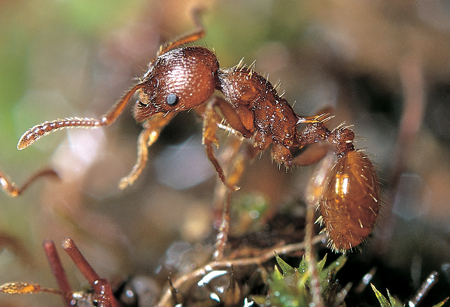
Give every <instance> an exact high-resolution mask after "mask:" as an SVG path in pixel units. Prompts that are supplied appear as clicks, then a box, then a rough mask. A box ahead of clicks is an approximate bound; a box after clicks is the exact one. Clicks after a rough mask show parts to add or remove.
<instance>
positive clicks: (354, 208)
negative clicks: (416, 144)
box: [320, 150, 380, 251]
mask: <svg viewBox="0 0 450 307" xmlns="http://www.w3.org/2000/svg"><path fill="white" fill-rule="evenodd" d="M379 209H380V186H379V183H378V178H377V174H376V171H375V168H374V167H373V165H372V163H371V162H370V160H369V159H368V158H367V156H366V155H365V154H364V153H363V152H361V151H356V150H351V151H349V152H347V153H345V154H344V155H343V156H342V157H341V158H339V159H338V161H337V162H336V164H335V165H334V166H333V168H332V169H331V170H330V173H329V179H328V183H327V185H326V188H325V191H324V194H323V197H322V201H321V202H320V213H321V218H322V221H321V223H322V224H323V225H324V226H325V229H324V230H325V231H326V233H327V235H328V238H329V241H328V242H329V245H330V247H331V248H332V249H333V250H335V251H345V250H349V249H352V248H353V247H355V246H357V245H359V244H360V243H361V242H362V241H364V239H365V238H367V237H368V235H369V234H370V232H371V231H372V229H373V227H374V225H375V222H376V220H377V217H378V212H379Z"/></svg>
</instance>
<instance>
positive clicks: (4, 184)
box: [0, 169, 59, 197]
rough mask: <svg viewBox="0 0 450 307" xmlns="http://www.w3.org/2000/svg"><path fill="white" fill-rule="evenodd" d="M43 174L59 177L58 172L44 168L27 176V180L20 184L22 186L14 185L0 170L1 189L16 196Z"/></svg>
mask: <svg viewBox="0 0 450 307" xmlns="http://www.w3.org/2000/svg"><path fill="white" fill-rule="evenodd" d="M44 176H55V177H57V178H58V179H59V176H58V174H57V173H56V172H55V171H54V170H52V169H45V170H42V171H40V172H38V173H36V174H34V175H33V176H31V177H30V178H28V180H27V181H25V183H24V184H23V185H22V187H16V186H15V184H14V183H13V182H11V181H10V180H9V179H8V178H7V177H6V176H5V175H4V174H3V173H2V172H1V171H0V187H1V188H2V190H3V191H5V193H6V194H8V195H9V196H11V197H16V196H19V195H21V194H22V193H23V192H24V191H25V190H26V189H27V188H28V186H29V185H30V184H31V183H33V182H34V181H36V180H37V179H38V178H39V177H44Z"/></svg>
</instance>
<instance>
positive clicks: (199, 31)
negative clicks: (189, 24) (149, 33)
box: [156, 8, 205, 57]
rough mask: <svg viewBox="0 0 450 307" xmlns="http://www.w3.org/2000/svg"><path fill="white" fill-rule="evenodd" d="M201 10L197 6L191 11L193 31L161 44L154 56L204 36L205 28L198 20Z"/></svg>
mask: <svg viewBox="0 0 450 307" xmlns="http://www.w3.org/2000/svg"><path fill="white" fill-rule="evenodd" d="M201 11H202V10H201V9H199V8H196V9H194V10H193V11H192V18H193V19H194V23H195V26H196V29H195V30H194V32H192V33H189V34H185V35H183V36H181V37H179V38H177V39H175V40H173V41H171V42H168V43H166V44H164V45H163V46H161V47H160V48H159V51H158V53H157V54H156V57H159V56H160V55H162V54H164V53H166V52H168V51H170V50H172V49H175V48H178V47H180V46H181V45H184V44H188V43H192V42H195V41H197V40H199V39H201V38H203V37H204V36H205V28H204V27H203V24H202V22H201V21H200V12H201Z"/></svg>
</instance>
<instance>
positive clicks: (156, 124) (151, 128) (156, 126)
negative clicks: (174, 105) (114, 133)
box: [119, 113, 175, 189]
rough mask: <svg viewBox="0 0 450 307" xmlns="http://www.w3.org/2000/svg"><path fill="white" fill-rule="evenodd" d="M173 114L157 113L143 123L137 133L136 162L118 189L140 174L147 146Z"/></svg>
mask: <svg viewBox="0 0 450 307" xmlns="http://www.w3.org/2000/svg"><path fill="white" fill-rule="evenodd" d="M174 116H175V113H170V114H167V115H166V116H164V114H162V113H157V114H155V115H154V116H153V117H151V118H150V119H148V120H146V121H145V122H144V123H143V127H144V130H142V132H141V134H140V135H139V139H138V142H137V144H138V145H137V148H138V158H137V161H136V164H135V165H134V167H133V169H132V170H131V172H130V174H128V176H126V177H124V178H122V179H121V180H120V183H119V188H120V189H125V188H126V187H127V186H130V185H132V184H133V183H134V182H135V181H136V179H137V178H138V177H139V176H140V175H141V173H142V170H143V169H144V168H145V165H146V163H147V160H148V148H149V147H150V146H151V145H152V144H153V143H154V142H155V141H156V140H157V139H158V137H159V135H160V133H161V130H162V129H163V128H164V127H165V126H166V125H167V124H168V123H169V122H170V121H171V120H172V118H173V117H174Z"/></svg>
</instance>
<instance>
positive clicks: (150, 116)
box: [18, 15, 380, 251]
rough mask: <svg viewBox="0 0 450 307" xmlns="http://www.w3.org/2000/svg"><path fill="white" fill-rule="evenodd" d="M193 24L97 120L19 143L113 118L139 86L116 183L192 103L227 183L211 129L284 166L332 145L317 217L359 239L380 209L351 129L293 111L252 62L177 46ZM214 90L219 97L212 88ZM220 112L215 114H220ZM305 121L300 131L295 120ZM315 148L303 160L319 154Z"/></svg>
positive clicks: (349, 241) (135, 172) (334, 239)
mask: <svg viewBox="0 0 450 307" xmlns="http://www.w3.org/2000/svg"><path fill="white" fill-rule="evenodd" d="M195 22H196V25H197V28H196V30H195V31H194V32H193V33H192V34H189V35H185V36H182V37H181V38H179V39H176V40H174V41H173V42H169V43H167V44H165V45H164V46H161V47H160V50H159V51H158V53H157V55H156V58H155V59H154V60H153V61H151V62H150V64H149V69H148V71H147V72H146V73H145V75H144V76H143V78H142V80H141V81H140V82H139V83H138V84H136V85H135V86H134V87H132V88H131V89H130V90H129V91H128V92H127V93H126V94H125V95H124V96H123V97H122V99H121V100H120V101H118V102H117V103H116V104H115V105H114V106H113V107H112V108H111V110H110V111H109V112H108V113H106V114H105V115H104V116H102V117H101V119H100V120H97V119H91V118H67V119H63V120H61V119H57V120H54V121H51V122H45V123H43V124H40V125H37V126H34V127H33V128H31V129H29V130H28V131H27V132H25V133H24V134H23V135H22V137H21V138H20V141H19V144H18V149H24V148H26V147H28V146H29V145H31V144H32V143H34V142H35V141H36V140H38V139H39V138H41V137H43V136H44V135H47V134H48V133H50V132H52V131H55V130H58V129H62V128H73V127H80V128H93V127H100V126H107V125H110V124H112V123H113V122H114V121H115V120H116V119H117V117H118V116H119V115H120V114H121V113H122V112H123V110H124V108H125V106H126V104H127V103H128V102H129V100H130V99H131V98H132V97H133V95H134V94H135V93H136V92H137V93H138V94H139V99H138V101H137V102H136V104H135V106H134V117H135V119H136V121H137V122H140V123H142V125H143V128H144V130H143V131H142V132H141V134H140V136H139V139H138V159H137V162H136V164H135V166H134V167H133V169H132V171H131V173H130V174H129V175H128V176H127V177H124V178H123V179H122V180H121V182H120V184H119V186H120V188H121V189H123V188H125V187H127V186H128V185H131V184H133V183H134V181H135V180H136V179H137V178H138V177H139V175H140V173H141V172H142V170H143V168H144V167H145V164H146V162H147V158H148V147H149V146H151V145H152V144H153V143H154V142H155V141H156V140H157V139H158V137H159V134H160V132H161V130H162V129H163V128H164V126H166V125H167V124H168V123H169V122H170V120H171V119H172V118H173V117H174V116H175V114H176V113H178V112H181V111H187V110H191V109H193V110H195V111H197V113H199V114H200V116H201V117H202V118H203V144H204V145H205V147H206V154H207V156H208V158H209V160H210V161H211V163H212V164H213V165H214V167H215V169H216V171H217V173H218V176H219V178H220V179H221V181H222V182H223V183H224V184H225V185H226V186H227V187H228V188H229V189H230V190H232V191H235V190H237V189H238V187H237V186H235V185H234V184H231V183H228V182H227V179H226V178H225V174H224V171H223V169H222V167H221V166H220V164H219V162H218V160H217V158H216V156H215V154H214V149H213V144H215V145H217V144H218V139H217V136H216V131H217V129H218V128H219V127H223V123H224V122H223V120H225V122H226V124H227V127H228V129H229V130H230V131H233V132H234V133H235V134H239V135H242V137H243V138H246V139H248V140H250V141H251V142H252V143H253V146H254V148H255V149H256V150H257V151H263V150H265V149H267V148H268V147H269V146H270V145H272V158H273V160H274V161H275V162H277V163H278V164H284V165H285V166H286V167H291V166H293V165H300V164H302V163H300V162H298V161H299V160H297V158H294V157H293V154H292V151H293V150H294V149H299V148H302V147H304V146H306V145H310V144H313V143H318V142H321V143H325V144H328V145H330V147H331V148H333V150H334V152H335V153H336V154H337V157H338V161H337V163H336V165H335V166H334V167H333V168H332V169H331V170H330V172H329V179H328V180H327V183H326V187H325V189H324V193H323V196H322V200H321V201H320V210H321V215H322V217H321V222H322V223H323V224H324V225H325V231H326V232H327V234H328V236H329V238H330V240H329V245H330V246H331V247H332V248H333V249H334V250H337V251H345V250H347V249H351V248H353V247H355V246H357V245H358V244H360V243H361V242H362V241H363V240H364V239H365V238H366V237H367V236H368V235H369V233H370V232H371V230H372V229H373V227H374V224H375V222H376V219H377V216H378V211H379V199H380V192H379V183H378V179H377V175H376V172H375V170H374V167H373V166H372V163H371V162H370V161H369V159H368V158H367V157H366V156H365V155H364V154H363V153H362V152H361V151H357V150H355V147H354V145H353V138H354V133H353V131H351V130H350V129H349V128H348V127H345V126H343V125H341V126H339V127H337V128H335V129H334V130H332V131H330V130H329V129H328V128H327V127H326V126H325V124H324V122H325V121H327V120H328V119H329V118H330V117H327V115H319V116H299V115H297V114H296V113H295V112H294V110H293V109H292V107H291V106H290V105H289V104H288V102H287V101H286V100H285V99H284V98H282V97H280V96H279V95H278V94H277V91H276V89H275V88H274V87H273V86H272V84H271V83H270V82H269V81H268V80H266V79H265V78H264V77H262V76H261V75H259V74H258V73H256V72H255V71H254V70H253V69H252V67H246V66H244V65H242V64H238V65H237V66H235V67H232V68H230V69H224V68H220V67H219V63H218V60H217V57H216V55H215V54H214V53H213V52H212V51H210V50H209V49H207V48H205V47H198V46H190V47H183V45H184V44H186V43H191V42H194V41H196V40H198V39H200V38H202V37H203V36H204V35H205V31H204V28H203V26H202V24H201V23H200V21H199V19H198V15H196V16H195ZM216 90H217V91H220V92H221V93H222V94H223V97H224V98H221V97H215V96H213V94H214V92H215V91H216ZM219 114H220V115H219ZM300 124H306V128H305V129H304V130H303V131H302V132H299V131H298V129H297V127H298V126H299V125H300ZM322 157H323V155H322V156H317V157H316V158H315V159H313V161H310V162H309V164H311V163H314V162H316V161H318V160H319V159H320V158H322Z"/></svg>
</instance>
